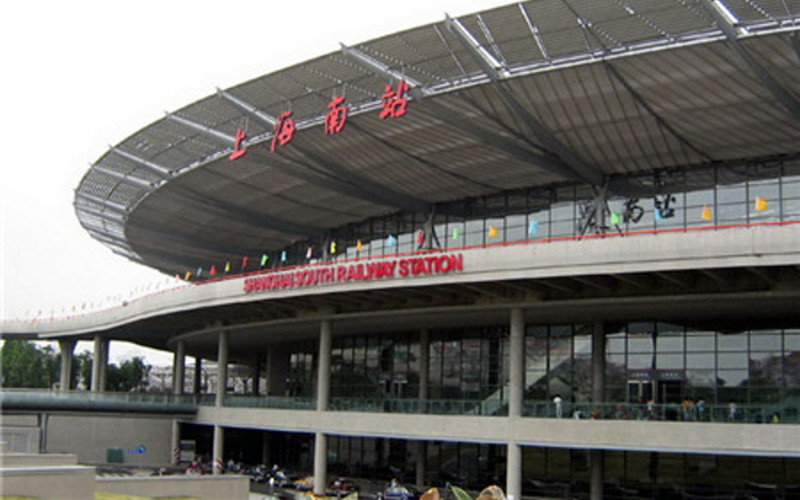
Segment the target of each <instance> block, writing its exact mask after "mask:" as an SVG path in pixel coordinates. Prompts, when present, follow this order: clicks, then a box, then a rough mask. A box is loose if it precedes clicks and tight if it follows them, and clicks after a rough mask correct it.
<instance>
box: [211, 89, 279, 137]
mask: <svg viewBox="0 0 800 500" xmlns="http://www.w3.org/2000/svg"><path fill="white" fill-rule="evenodd" d="M217 95H218V96H219V97H220V98H222V99H224V100H226V101H228V102H229V103H231V104H233V105H234V107H236V108H238V109H240V110H241V111H244V112H245V113H247V114H248V115H250V116H252V117H253V118H256V119H257V120H259V121H261V122H263V123H264V124H266V125H268V126H269V128H270V129H271V128H272V127H274V126H275V125H277V123H278V119H277V118H275V117H274V116H272V115H270V114H267V113H265V112H263V111H261V110H260V109H258V108H257V107H255V106H253V105H252V104H250V103H249V102H247V101H245V100H244V99H241V98H239V97H236V96H235V95H233V94H231V93H229V92H225V91H224V90H221V89H217Z"/></svg>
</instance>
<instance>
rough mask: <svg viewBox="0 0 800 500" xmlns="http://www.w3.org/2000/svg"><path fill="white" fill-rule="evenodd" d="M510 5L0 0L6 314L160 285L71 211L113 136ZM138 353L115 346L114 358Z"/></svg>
mask: <svg viewBox="0 0 800 500" xmlns="http://www.w3.org/2000/svg"><path fill="white" fill-rule="evenodd" d="M507 3H511V2H510V1H509V0H502V1H491V0H404V1H401V2H376V1H374V0H372V1H366V0H337V1H326V2H322V1H288V2H278V1H275V0H271V1H268V0H261V1H249V0H244V1H241V0H240V1H238V2H220V1H217V2H211V1H205V0H192V1H188V0H137V1H135V2H133V1H128V0H116V1H108V0H104V1H99V0H98V1H89V0H71V1H55V0H53V1H44V2H42V1H38V2H33V1H31V2H24V1H11V0H0V37H2V43H0V64H2V67H1V68H0V90H1V92H0V98H1V99H2V106H0V122H2V133H0V154H2V157H0V158H1V159H2V160H1V161H0V185H1V186H2V191H0V193H2V194H0V200H2V206H1V209H2V217H0V245H2V246H1V247H0V254H2V263H1V264H0V266H2V267H0V276H2V285H3V287H2V291H1V295H0V317H2V318H6V319H13V318H21V317H29V316H36V315H38V314H39V311H42V317H49V316H50V314H51V311H53V313H54V314H55V315H56V316H58V315H60V314H62V310H63V311H65V313H68V312H69V311H70V310H71V308H72V307H73V306H75V307H76V308H78V310H81V308H82V307H83V304H86V307H87V308H90V307H95V308H97V307H104V306H105V305H104V303H106V302H108V299H109V297H118V296H119V295H122V296H129V295H130V294H131V293H134V294H136V295H140V294H143V293H146V289H147V288H152V287H154V286H155V284H156V283H158V284H159V285H160V286H165V285H164V284H165V281H166V279H167V277H165V276H163V275H161V274H159V273H157V272H155V271H153V270H151V269H149V268H146V267H144V266H141V265H139V264H135V263H132V262H130V261H128V260H127V259H125V258H123V257H120V256H118V255H116V254H113V253H112V252H111V251H110V250H109V249H107V248H106V247H104V246H103V245H101V244H100V243H98V242H97V241H95V240H93V239H92V238H91V237H90V236H89V235H88V233H87V232H86V231H85V230H84V229H83V228H81V227H80V225H79V223H78V219H77V217H76V216H75V212H74V210H73V207H72V201H73V193H74V189H75V188H76V187H77V185H78V183H79V182H80V180H81V178H82V177H83V175H84V174H85V173H86V171H87V170H88V168H89V164H90V163H92V162H94V161H96V160H97V159H98V158H99V157H100V156H101V155H102V154H103V153H104V152H105V151H106V150H107V149H108V147H109V145H112V144H117V143H119V142H121V141H122V140H123V139H125V138H126V137H128V136H129V135H131V134H132V133H134V132H136V131H137V130H139V129H141V128H143V127H145V126H146V125H148V124H150V123H151V122H153V121H155V120H158V119H160V118H161V117H162V116H163V114H164V112H165V111H174V110H177V109H179V108H181V107H183V106H185V105H187V104H189V103H191V102H193V101H196V100H198V99H201V98H203V97H205V96H207V95H209V94H212V93H213V92H214V89H215V87H221V88H226V87H231V86H234V85H236V84H238V83H241V82H244V81H246V80H250V79H252V78H255V77H258V76H260V75H263V74H265V73H269V72H271V71H274V70H278V69H280V68H283V67H286V66H289V65H292V64H295V63H297V62H301V61H304V60H306V59H311V58H313V57H316V56H319V55H322V54H325V53H328V52H331V51H334V50H338V48H339V42H343V43H345V44H355V43H358V42H362V41H365V40H369V39H372V38H376V37H380V36H383V35H386V34H389V33H392V32H395V31H398V30H403V29H407V28H412V27H415V26H419V25H422V24H427V23H431V22H435V21H440V20H442V19H443V18H444V14H445V12H446V13H448V14H450V15H451V16H460V15H464V14H468V13H472V12H475V11H478V10H483V9H486V8H490V7H494V6H498V5H503V4H507ZM80 349H81V348H80V347H79V350H80ZM140 353H141V351H138V350H136V349H134V348H133V346H129V345H125V344H121V343H117V344H114V343H112V350H111V358H112V361H118V360H119V359H122V358H125V357H129V356H130V355H133V354H140ZM148 356H149V358H148V359H149V360H150V361H152V362H153V363H156V364H161V363H162V362H166V361H168V360H169V359H170V358H169V356H166V355H163V356H157V355H154V354H153V353H148Z"/></svg>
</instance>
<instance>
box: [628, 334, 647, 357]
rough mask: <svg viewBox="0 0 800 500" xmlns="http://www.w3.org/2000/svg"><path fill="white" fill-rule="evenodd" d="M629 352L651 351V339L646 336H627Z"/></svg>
mask: <svg viewBox="0 0 800 500" xmlns="http://www.w3.org/2000/svg"><path fill="white" fill-rule="evenodd" d="M628 352H629V353H652V352H653V339H652V338H651V337H650V336H649V335H647V336H643V335H642V336H636V337H628Z"/></svg>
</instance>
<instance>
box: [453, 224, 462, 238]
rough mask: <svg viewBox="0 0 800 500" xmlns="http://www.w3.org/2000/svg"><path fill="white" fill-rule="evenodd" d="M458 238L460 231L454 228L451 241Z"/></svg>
mask: <svg viewBox="0 0 800 500" xmlns="http://www.w3.org/2000/svg"><path fill="white" fill-rule="evenodd" d="M459 236H461V230H460V229H458V228H457V227H454V228H453V239H454V240H457V239H458V237H459Z"/></svg>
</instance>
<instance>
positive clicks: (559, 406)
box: [553, 394, 564, 418]
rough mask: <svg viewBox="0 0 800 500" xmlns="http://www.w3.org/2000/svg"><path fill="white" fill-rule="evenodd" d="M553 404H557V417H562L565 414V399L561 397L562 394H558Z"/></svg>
mask: <svg viewBox="0 0 800 500" xmlns="http://www.w3.org/2000/svg"><path fill="white" fill-rule="evenodd" d="M553 404H554V405H555V406H556V418H561V417H562V415H563V414H564V400H563V399H561V395H560V394H556V397H554V398H553Z"/></svg>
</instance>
